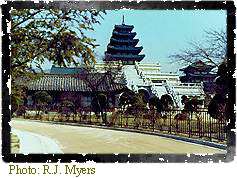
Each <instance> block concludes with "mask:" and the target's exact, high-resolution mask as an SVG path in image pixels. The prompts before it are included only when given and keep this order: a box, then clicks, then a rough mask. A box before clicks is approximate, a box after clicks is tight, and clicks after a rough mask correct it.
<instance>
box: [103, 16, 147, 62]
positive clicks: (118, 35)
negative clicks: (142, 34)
mask: <svg viewBox="0 0 237 178" xmlns="http://www.w3.org/2000/svg"><path fill="white" fill-rule="evenodd" d="M133 28H134V26H133V25H125V23H124V17H123V22H122V24H121V25H115V26H114V30H113V32H112V37H111V38H110V42H109V44H108V46H107V51H106V52H105V61H107V62H108V61H122V63H123V64H124V65H133V64H135V62H140V61H141V60H142V59H143V58H144V57H145V55H144V54H139V53H140V52H141V51H142V49H143V47H142V46H140V47H136V45H137V43H138V42H139V39H135V38H134V37H135V36H136V32H132V30H133Z"/></svg>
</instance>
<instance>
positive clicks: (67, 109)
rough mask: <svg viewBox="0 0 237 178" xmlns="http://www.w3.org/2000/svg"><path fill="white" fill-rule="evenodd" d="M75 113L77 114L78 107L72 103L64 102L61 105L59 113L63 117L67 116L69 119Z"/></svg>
mask: <svg viewBox="0 0 237 178" xmlns="http://www.w3.org/2000/svg"><path fill="white" fill-rule="evenodd" d="M75 112H76V107H75V104H74V103H73V102H72V101H69V100H64V101H63V102H62V103H61V104H60V107H59V113H61V114H62V115H65V116H66V117H67V118H69V116H70V115H71V114H72V113H75Z"/></svg>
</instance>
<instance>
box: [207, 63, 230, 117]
mask: <svg viewBox="0 0 237 178" xmlns="http://www.w3.org/2000/svg"><path fill="white" fill-rule="evenodd" d="M217 75H218V77H217V79H216V94H215V96H214V97H213V98H212V100H211V102H210V103H209V106H208V113H209V114H210V115H211V117H213V118H215V119H218V120H220V121H221V120H223V119H224V118H225V117H226V116H227V109H228V108H226V106H227V97H228V93H229V92H230V88H229V83H230V82H232V81H231V79H232V77H231V76H229V72H228V67H227V63H226V62H223V63H221V64H220V65H219V67H218V71H217Z"/></svg>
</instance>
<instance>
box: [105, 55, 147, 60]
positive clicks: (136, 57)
mask: <svg viewBox="0 0 237 178" xmlns="http://www.w3.org/2000/svg"><path fill="white" fill-rule="evenodd" d="M144 57H145V55H144V54H141V55H133V54H109V53H105V60H106V61H119V60H121V61H138V62H140V61H141V60H142V59H143V58H144Z"/></svg>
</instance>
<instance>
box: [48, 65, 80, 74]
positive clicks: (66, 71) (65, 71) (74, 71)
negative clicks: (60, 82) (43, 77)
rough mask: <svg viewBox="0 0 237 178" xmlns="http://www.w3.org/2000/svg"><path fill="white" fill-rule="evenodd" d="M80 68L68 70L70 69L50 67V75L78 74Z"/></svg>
mask: <svg viewBox="0 0 237 178" xmlns="http://www.w3.org/2000/svg"><path fill="white" fill-rule="evenodd" d="M81 70H82V69H81V68H75V67H73V68H70V67H56V66H52V68H51V70H50V73H51V74H79V73H80V72H81Z"/></svg>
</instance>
